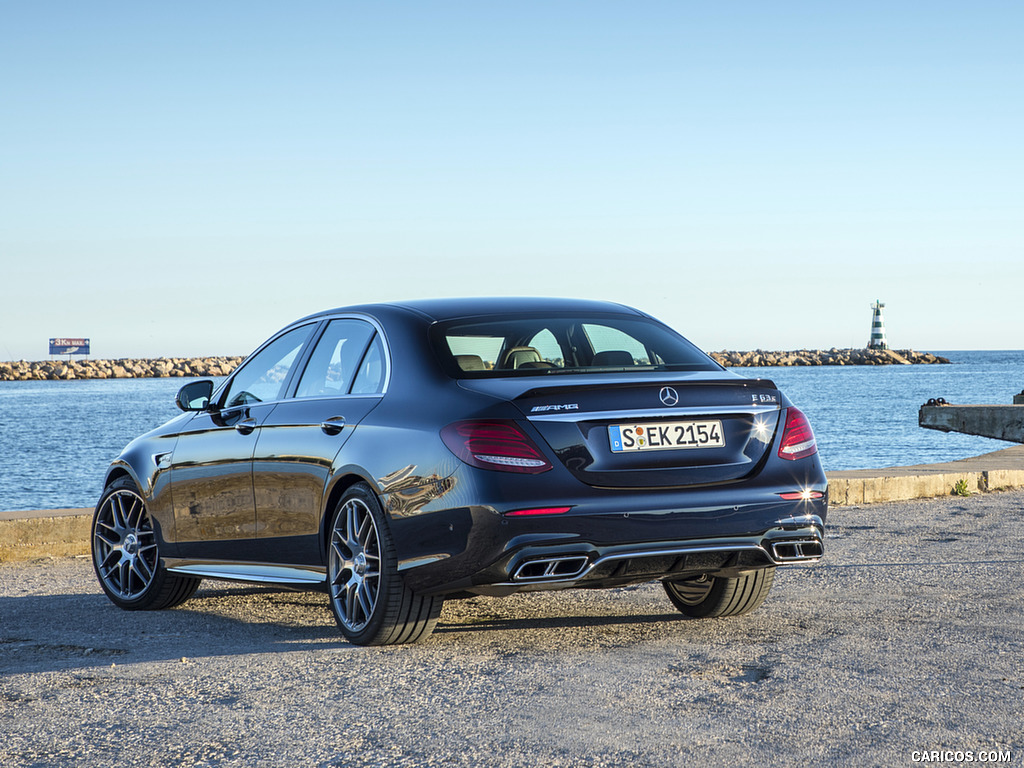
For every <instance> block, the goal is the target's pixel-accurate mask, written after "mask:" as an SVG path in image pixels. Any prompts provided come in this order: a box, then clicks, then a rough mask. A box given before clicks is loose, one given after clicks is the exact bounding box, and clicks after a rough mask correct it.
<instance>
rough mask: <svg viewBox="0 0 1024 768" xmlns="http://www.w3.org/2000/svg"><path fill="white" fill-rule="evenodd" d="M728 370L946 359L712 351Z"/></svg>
mask: <svg viewBox="0 0 1024 768" xmlns="http://www.w3.org/2000/svg"><path fill="white" fill-rule="evenodd" d="M711 357H713V358H714V359H715V360H716V361H718V363H719V364H721V365H724V366H725V367H726V368H767V367H771V366H785V365H935V364H948V363H949V360H948V359H946V358H945V357H939V356H938V355H933V354H931V353H930V352H915V351H914V350H912V349H898V350H897V349H836V348H835V347H833V348H832V349H801V350H797V351H793V352H766V351H764V350H761V349H757V350H754V351H753V352H730V351H723V352H712V353H711Z"/></svg>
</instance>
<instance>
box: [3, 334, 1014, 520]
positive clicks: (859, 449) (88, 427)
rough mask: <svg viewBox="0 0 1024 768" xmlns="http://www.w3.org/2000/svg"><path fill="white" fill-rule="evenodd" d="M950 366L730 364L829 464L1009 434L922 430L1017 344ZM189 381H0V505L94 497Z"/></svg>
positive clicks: (980, 386)
mask: <svg viewBox="0 0 1024 768" xmlns="http://www.w3.org/2000/svg"><path fill="white" fill-rule="evenodd" d="M936 354H939V355H942V356H943V357H948V358H949V359H950V360H952V361H953V365H909V366H906V365H886V366H838V367H837V366H822V367H774V368H739V369H735V371H736V373H739V374H740V375H742V376H747V377H750V378H757V377H761V378H767V379H771V380H772V381H774V382H775V383H776V384H777V385H778V386H779V387H780V388H781V389H782V390H783V391H784V392H785V393H786V394H787V395H788V396H789V398H790V399H791V400H792V401H793V402H794V403H795V404H796V405H798V406H799V407H800V409H801V410H803V411H804V413H805V414H807V417H808V418H809V419H810V421H811V425H812V426H813V428H814V432H815V435H816V436H817V439H818V446H819V450H820V453H821V460H822V463H823V464H824V466H825V469H826V470H840V469H868V468H881V467H889V466H901V465H911V464H931V463H936V462H944V461H952V460H955V459H962V458H966V457H968V456H975V455H977V454H980V453H987V452H988V451H996V450H999V449H1000V448H1006V447H1009V445H1010V443H1005V442H1002V441H999V440H989V439H986V438H982V437H971V436H968V435H958V434H953V433H949V434H946V433H942V432H937V431H935V430H929V429H922V428H921V427H919V426H918V424H917V413H918V408H919V407H920V406H921V405H922V404H924V403H925V402H926V401H927V400H928V399H929V398H933V397H943V398H945V399H946V400H947V401H949V402H951V403H1003V404H1006V403H1010V402H1012V399H1013V395H1015V394H1016V393H1018V392H1020V391H1021V389H1022V388H1024V351H1012V352H977V351H971V352H937V353H936ZM187 381H188V379H180V378H175V379H116V380H111V379H105V380H90V381H25V382H21V381H16V382H0V510H22V509H58V508H65V507H91V506H93V505H94V504H95V503H96V500H97V499H98V498H99V495H100V493H101V491H102V485H103V475H104V472H105V471H106V468H107V465H108V464H109V463H110V461H111V460H112V459H113V458H114V457H116V456H117V455H118V453H120V451H121V448H123V447H124V446H125V445H126V444H127V443H128V442H129V441H130V440H131V439H132V438H134V437H136V436H138V435H140V434H142V433H143V432H146V431H148V430H150V429H152V428H154V427H156V426H159V425H160V424H162V423H163V422H165V421H167V420H168V419H170V418H172V417H174V416H175V415H176V414H178V413H179V411H178V409H177V408H176V406H175V405H174V395H175V393H176V392H177V391H178V388H179V387H181V386H182V385H183V384H185V383H186V382H187Z"/></svg>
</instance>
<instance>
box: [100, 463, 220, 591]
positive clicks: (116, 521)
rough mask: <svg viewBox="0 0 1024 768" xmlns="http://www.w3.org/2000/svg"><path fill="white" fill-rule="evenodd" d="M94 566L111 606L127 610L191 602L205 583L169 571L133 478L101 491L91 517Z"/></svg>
mask: <svg viewBox="0 0 1024 768" xmlns="http://www.w3.org/2000/svg"><path fill="white" fill-rule="evenodd" d="M91 542H92V564H93V568H94V569H95V570H96V578H98V579H99V581H100V586H101V587H103V591H104V593H106V595H107V597H108V598H110V602H112V603H113V604H114V605H116V606H117V607H118V608H123V609H124V610H126V611H157V610H162V609H164V608H173V607H174V606H176V605H180V604H181V603H183V602H185V601H186V600H188V599H189V598H190V597H192V595H193V594H195V591H196V589H198V588H199V583H200V582H201V581H202V579H195V578H189V577H185V576H177V575H175V574H173V573H168V572H167V569H166V568H164V566H163V563H162V562H161V560H160V546H159V542H158V540H157V535H156V531H155V530H154V529H153V520H152V519H151V518H150V516H149V510H148V509H147V508H146V501H145V499H143V498H142V495H141V494H140V493H139V491H138V488H136V487H135V484H134V483H133V482H132V480H131V478H129V477H121V478H118V479H117V480H114V481H113V482H112V483H111V484H110V485H108V486H107V487H106V489H104V491H103V496H101V497H100V502H99V504H97V505H96V512H95V513H94V514H93V518H92V535H91Z"/></svg>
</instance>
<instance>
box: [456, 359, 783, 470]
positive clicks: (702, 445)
mask: <svg viewBox="0 0 1024 768" xmlns="http://www.w3.org/2000/svg"><path fill="white" fill-rule="evenodd" d="M461 384H462V386H464V387H466V388H467V389H470V390H473V391H477V392H481V393H487V394H490V395H492V396H495V397H500V398H501V399H507V400H508V401H510V402H511V403H512V404H513V405H515V406H516V407H517V408H518V409H519V410H520V412H521V413H522V414H523V416H524V417H525V418H527V419H528V420H529V421H530V423H531V424H533V425H534V427H535V428H536V429H537V431H538V432H539V433H540V434H541V436H543V438H544V440H545V441H546V442H547V444H548V446H549V447H550V448H551V449H552V451H553V452H554V454H555V455H556V456H557V457H558V459H559V460H560V461H561V463H562V464H563V465H564V466H565V467H566V469H568V470H569V471H570V472H572V473H573V475H575V476H576V477H577V478H578V479H580V480H581V481H583V482H585V483H587V484H589V485H593V486H599V487H607V488H664V487H683V486H695V485H711V484H718V483H728V482H734V481H737V480H740V479H742V478H745V477H747V476H749V475H750V474H752V473H753V472H755V471H756V470H757V468H758V467H759V465H760V464H761V462H762V460H763V459H764V458H765V454H766V451H767V448H768V446H769V445H770V444H771V442H772V440H773V438H774V436H775V432H776V430H777V428H778V426H779V414H780V412H781V409H782V408H783V407H784V406H785V405H787V404H788V403H786V402H785V398H784V397H783V395H782V394H781V393H780V392H779V390H778V389H777V388H776V387H775V385H774V384H773V383H772V382H771V381H767V380H764V379H743V378H740V377H738V376H730V375H729V374H723V373H721V372H701V373H691V374H676V375H671V374H669V375H661V376H649V377H644V378H643V379H641V380H638V379H637V377H636V376H613V375H604V376H587V377H586V381H585V382H580V381H579V380H578V379H577V381H574V382H572V383H569V382H566V381H557V382H549V381H544V382H538V381H536V380H535V379H532V378H531V379H527V378H517V379H512V378H507V379H489V380H467V381H463V382H461Z"/></svg>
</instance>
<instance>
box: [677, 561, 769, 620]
mask: <svg viewBox="0 0 1024 768" xmlns="http://www.w3.org/2000/svg"><path fill="white" fill-rule="evenodd" d="M774 580H775V568H773V567H772V568H762V569H760V570H757V571H754V572H753V573H748V574H746V575H744V576H738V577H736V578H726V577H723V576H709V575H708V574H702V575H700V576H696V577H694V578H691V579H684V580H682V581H666V582H663V583H664V585H665V592H667V593H668V598H669V600H671V601H672V604H673V605H674V606H675V607H676V608H678V609H679V610H680V611H681V612H682V613H684V614H686V615H687V616H692V617H694V618H716V617H720V616H742V615H743V614H745V613H750V612H751V611H752V610H754V609H755V608H757V607H758V606H760V605H761V603H763V602H764V599H765V598H766V597H768V592H769V591H770V590H771V588H772V582H773V581H774Z"/></svg>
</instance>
